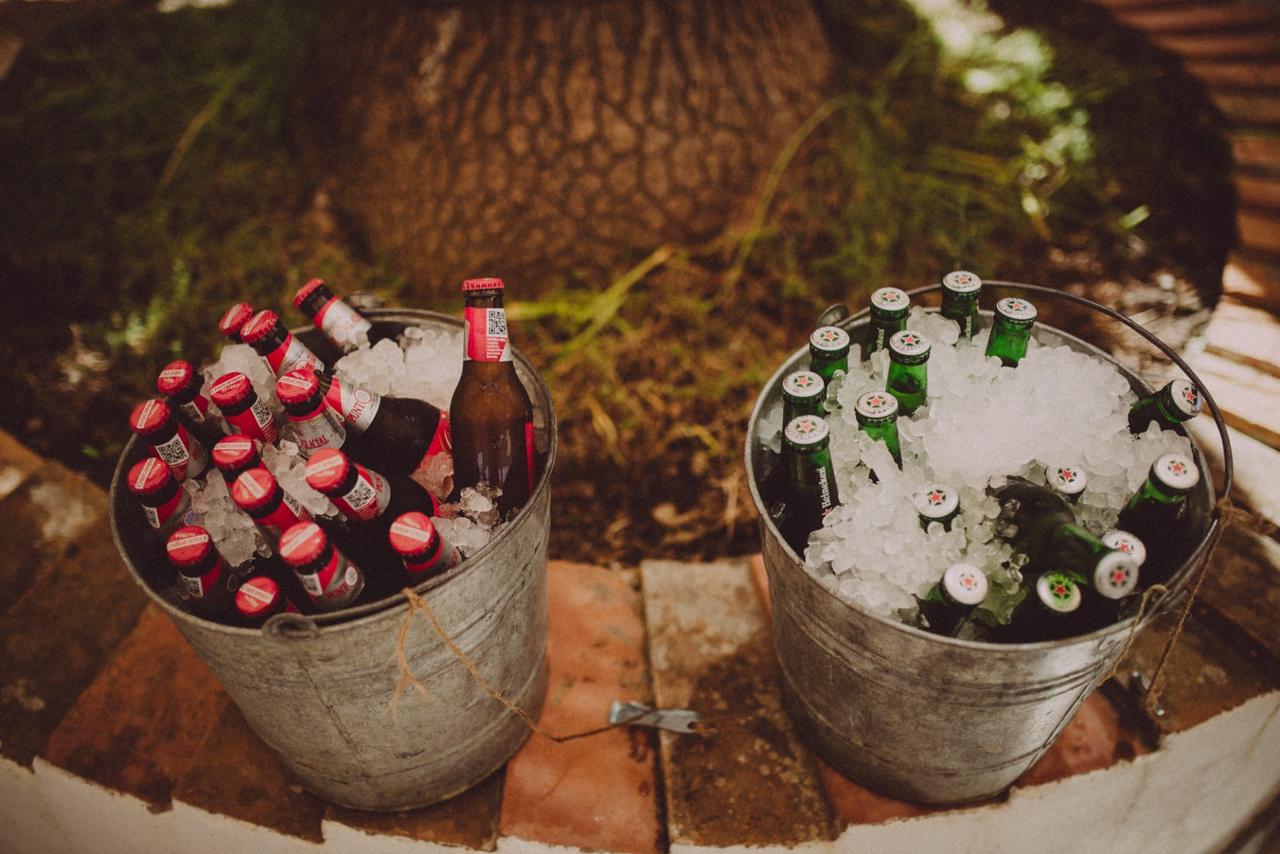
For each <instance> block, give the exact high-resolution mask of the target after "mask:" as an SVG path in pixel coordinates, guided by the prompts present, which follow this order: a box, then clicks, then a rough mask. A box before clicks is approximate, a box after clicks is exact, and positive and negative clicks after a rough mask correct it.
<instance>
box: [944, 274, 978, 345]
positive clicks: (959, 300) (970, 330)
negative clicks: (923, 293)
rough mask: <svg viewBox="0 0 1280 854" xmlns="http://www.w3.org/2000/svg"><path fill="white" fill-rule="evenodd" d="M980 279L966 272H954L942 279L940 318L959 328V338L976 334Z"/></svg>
mask: <svg viewBox="0 0 1280 854" xmlns="http://www.w3.org/2000/svg"><path fill="white" fill-rule="evenodd" d="M981 291H982V279H979V278H978V277H977V276H975V275H974V274H973V273H970V272H968V271H967V270H955V271H953V272H950V273H947V274H946V275H945V276H943V277H942V312H941V314H942V316H943V317H945V318H946V319H947V320H954V321H955V323H956V325H957V326H959V327H960V337H961V338H967V339H971V338H973V336H974V335H977V334H978V294H979V293H980V292H981Z"/></svg>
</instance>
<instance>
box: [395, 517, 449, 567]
mask: <svg viewBox="0 0 1280 854" xmlns="http://www.w3.org/2000/svg"><path fill="white" fill-rule="evenodd" d="M437 536H438V534H436V526H435V525H433V524H432V523H431V519H430V517H428V516H427V514H425V513H419V512H418V511H416V510H413V511H411V512H409V513H405V514H402V515H401V516H400V517H399V518H398V519H396V520H395V521H394V522H392V523H391V533H390V534H389V535H388V539H390V541H391V548H393V549H395V552H396V554H398V555H400V556H401V557H413V556H414V555H420V554H422V553H423V552H428V551H431V549H432V548H434V546H435V541H436V537H437Z"/></svg>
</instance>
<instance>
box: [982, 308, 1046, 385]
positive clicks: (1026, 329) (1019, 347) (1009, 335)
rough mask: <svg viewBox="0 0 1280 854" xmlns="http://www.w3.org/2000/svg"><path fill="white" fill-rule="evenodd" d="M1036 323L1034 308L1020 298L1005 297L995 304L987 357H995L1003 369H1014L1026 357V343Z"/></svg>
mask: <svg viewBox="0 0 1280 854" xmlns="http://www.w3.org/2000/svg"><path fill="white" fill-rule="evenodd" d="M1035 322H1036V307H1035V306H1034V305H1032V304H1031V303H1030V302H1028V301H1027V300H1024V299H1021V298H1020V297H1005V298H1004V299H1002V300H1000V301H999V302H998V303H996V316H995V322H994V323H993V324H992V326H991V337H990V338H988V339H987V351H986V353H987V355H988V356H996V357H998V358H999V359H1000V363H1001V364H1002V365H1004V366H1005V367H1009V368H1016V367H1017V366H1018V362H1020V361H1022V357H1023V356H1025V355H1027V341H1028V340H1030V338H1031V327H1032V326H1033V325H1034V324H1035Z"/></svg>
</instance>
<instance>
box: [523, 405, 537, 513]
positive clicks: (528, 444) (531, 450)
mask: <svg viewBox="0 0 1280 854" xmlns="http://www.w3.org/2000/svg"><path fill="white" fill-rule="evenodd" d="M537 452H538V446H537V443H536V442H535V436H534V429H533V422H532V421H526V422H524V456H525V461H526V462H527V463H528V465H529V494H530V495H533V485H534V482H535V481H534V468H535V460H534V457H535V456H536V455H537Z"/></svg>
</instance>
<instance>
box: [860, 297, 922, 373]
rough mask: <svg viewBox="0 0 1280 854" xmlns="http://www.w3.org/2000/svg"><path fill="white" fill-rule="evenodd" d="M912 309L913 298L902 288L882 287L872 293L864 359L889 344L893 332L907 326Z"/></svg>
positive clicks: (863, 352)
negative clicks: (908, 314)
mask: <svg viewBox="0 0 1280 854" xmlns="http://www.w3.org/2000/svg"><path fill="white" fill-rule="evenodd" d="M910 311H911V298H910V297H909V296H907V292H906V291H904V290H902V289H900V288H880V289H879V290H877V291H876V292H875V293H873V294H871V322H870V323H868V324H867V333H866V339H865V343H864V344H863V346H862V361H864V362H865V361H866V360H867V359H869V358H871V354H872V353H874V352H875V351H877V350H883V349H884V348H885V347H887V346H889V339H890V338H892V337H893V333H895V332H901V331H902V330H903V329H906V328H907V313H908V312H910Z"/></svg>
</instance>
